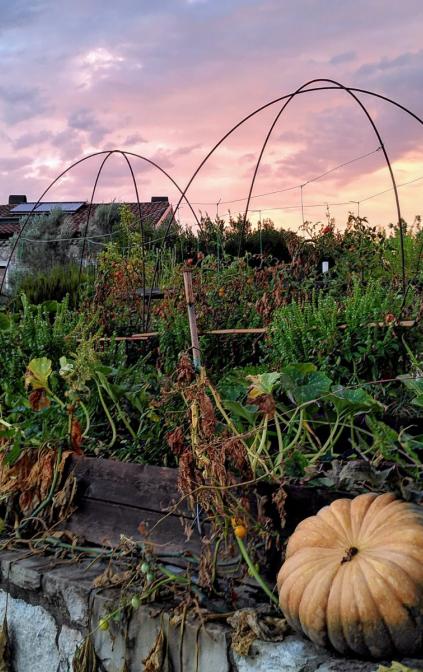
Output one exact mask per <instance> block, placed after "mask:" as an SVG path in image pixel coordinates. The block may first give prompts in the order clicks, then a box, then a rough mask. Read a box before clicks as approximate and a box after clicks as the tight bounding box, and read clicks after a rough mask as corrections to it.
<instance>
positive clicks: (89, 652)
mask: <svg viewBox="0 0 423 672" xmlns="http://www.w3.org/2000/svg"><path fill="white" fill-rule="evenodd" d="M98 669H99V668H98V659H97V655H96V652H95V650H94V645H93V643H92V640H91V637H87V638H86V639H84V641H83V642H82V644H81V645H80V646H78V648H77V650H76V652H75V655H74V658H73V661H72V670H73V672H98Z"/></svg>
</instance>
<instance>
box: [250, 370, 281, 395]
mask: <svg viewBox="0 0 423 672" xmlns="http://www.w3.org/2000/svg"><path fill="white" fill-rule="evenodd" d="M279 378H280V373H278V372H277V371H272V372H271V373H260V374H259V375H258V376H247V380H249V381H250V383H251V385H250V388H249V390H248V398H249V399H251V400H254V399H255V398H256V397H259V396H261V395H262V394H272V392H273V388H274V387H275V385H276V383H277V382H278V380H279Z"/></svg>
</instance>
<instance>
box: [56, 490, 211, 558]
mask: <svg viewBox="0 0 423 672" xmlns="http://www.w3.org/2000/svg"><path fill="white" fill-rule="evenodd" d="M193 523H194V521H190V520H187V519H186V518H182V519H181V520H180V519H178V518H177V517H176V516H167V517H164V514H161V513H157V512H154V511H143V510H140V509H135V508H133V507H127V506H123V505H119V504H114V503H111V502H105V501H100V500H95V499H89V498H86V497H82V498H81V499H80V500H79V501H78V509H77V511H76V512H75V513H74V514H73V515H72V516H71V518H70V519H69V520H68V521H67V522H66V530H69V531H70V532H73V533H74V534H76V535H78V536H79V537H80V538H81V539H84V540H85V542H87V543H89V544H98V545H100V546H107V547H111V546H116V545H118V544H119V543H120V541H121V535H124V536H127V537H131V538H133V539H134V540H135V541H143V542H146V543H148V544H150V543H151V544H152V546H153V549H154V552H155V553H157V554H158V555H159V556H160V555H163V556H164V555H166V554H167V553H180V552H186V551H189V552H191V553H195V554H197V553H199V550H200V537H199V534H198V531H197V529H196V527H195V526H194V524H193ZM156 525H157V527H154V526H156ZM185 525H186V526H187V528H189V529H190V530H192V534H191V536H190V539H189V540H187V538H186V533H185V530H184V526H185ZM140 526H141V527H140ZM153 527H154V529H152V528H153ZM143 528H145V529H146V530H152V531H151V535H149V534H143V533H142V532H141V531H140V530H142V529H143Z"/></svg>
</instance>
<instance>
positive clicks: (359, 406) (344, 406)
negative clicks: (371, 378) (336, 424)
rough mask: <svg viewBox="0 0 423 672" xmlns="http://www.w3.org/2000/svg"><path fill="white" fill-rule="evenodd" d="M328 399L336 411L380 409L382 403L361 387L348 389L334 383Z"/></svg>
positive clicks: (355, 411)
mask: <svg viewBox="0 0 423 672" xmlns="http://www.w3.org/2000/svg"><path fill="white" fill-rule="evenodd" d="M330 400H331V401H332V403H333V405H334V406H335V408H336V409H337V410H338V411H340V412H341V411H351V412H352V413H360V412H368V411H374V410H380V409H382V408H383V405H382V404H380V403H379V402H378V401H376V399H373V397H372V396H371V395H370V394H368V393H367V392H366V391H365V390H363V388H361V387H359V388H354V389H349V388H346V387H343V386H342V385H334V386H333V387H332V394H331V395H330Z"/></svg>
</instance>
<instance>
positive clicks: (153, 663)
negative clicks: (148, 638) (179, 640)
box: [142, 628, 171, 672]
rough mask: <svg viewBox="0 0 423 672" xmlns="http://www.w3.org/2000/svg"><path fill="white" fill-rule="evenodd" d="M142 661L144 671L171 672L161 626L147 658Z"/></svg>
mask: <svg viewBox="0 0 423 672" xmlns="http://www.w3.org/2000/svg"><path fill="white" fill-rule="evenodd" d="M142 662H143V664H144V672H171V667H170V663H169V657H168V651H167V643H166V638H165V636H164V632H163V628H161V629H160V632H159V634H158V635H157V637H156V641H155V642H154V644H153V648H152V649H151V651H150V653H149V654H148V656H147V658H145V659H144V660H143V661H142Z"/></svg>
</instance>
